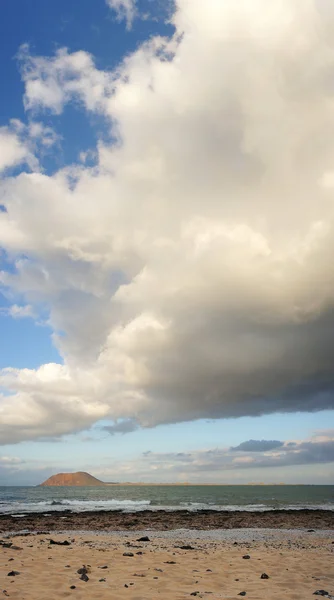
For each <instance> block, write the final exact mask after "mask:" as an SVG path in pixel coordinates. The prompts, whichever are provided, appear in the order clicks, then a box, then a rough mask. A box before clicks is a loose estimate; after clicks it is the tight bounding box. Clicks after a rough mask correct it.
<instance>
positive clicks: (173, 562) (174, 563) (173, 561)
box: [165, 560, 176, 565]
mask: <svg viewBox="0 0 334 600" xmlns="http://www.w3.org/2000/svg"><path fill="white" fill-rule="evenodd" d="M165 564H166V565H176V562H175V560H166V562H165Z"/></svg>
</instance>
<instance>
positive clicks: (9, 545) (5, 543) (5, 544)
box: [0, 541, 13, 548]
mask: <svg viewBox="0 0 334 600" xmlns="http://www.w3.org/2000/svg"><path fill="white" fill-rule="evenodd" d="M12 545H13V542H2V541H0V546H2V547H3V548H11V547H12Z"/></svg>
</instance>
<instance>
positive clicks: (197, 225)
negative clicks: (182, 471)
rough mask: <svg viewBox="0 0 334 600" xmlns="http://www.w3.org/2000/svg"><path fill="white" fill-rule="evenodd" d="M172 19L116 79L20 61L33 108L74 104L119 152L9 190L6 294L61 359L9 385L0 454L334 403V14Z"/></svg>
mask: <svg viewBox="0 0 334 600" xmlns="http://www.w3.org/2000/svg"><path fill="white" fill-rule="evenodd" d="M173 23H174V26H175V36H174V37H173V38H172V39H169V40H167V39H162V38H157V37H156V38H153V39H151V40H150V41H149V42H147V43H145V44H143V45H142V46H141V47H140V48H139V49H138V50H137V51H136V52H135V53H134V54H132V55H131V56H128V57H127V58H126V59H125V60H124V63H123V64H122V65H120V66H119V68H118V69H117V70H116V71H115V72H112V73H111V72H103V71H99V70H98V69H97V68H96V67H95V64H94V60H93V57H91V56H90V55H88V54H87V53H86V52H84V50H82V51H81V52H76V53H73V54H71V53H69V52H68V51H67V50H66V49H62V50H59V51H58V53H57V54H56V55H55V56H53V57H36V56H31V55H30V54H29V49H28V48H27V47H24V48H23V49H22V51H21V53H20V58H21V67H22V77H23V80H24V82H25V98H24V102H25V106H26V108H27V110H28V111H32V112H33V114H35V113H36V112H39V111H41V112H42V113H43V111H45V110H47V111H51V112H53V113H56V114H59V113H61V112H62V110H63V109H64V106H65V104H66V103H68V102H75V103H76V105H78V106H80V107H81V109H83V110H87V111H90V112H96V113H99V114H100V115H102V116H104V117H105V120H106V128H108V130H109V133H110V139H111V140H112V142H110V143H109V144H107V143H106V142H102V141H100V142H99V144H98V147H97V156H98V159H97V164H96V166H94V167H87V166H85V165H79V164H78V165H71V166H68V167H67V168H65V169H63V170H61V171H59V172H57V173H55V174H54V175H52V176H51V175H50V176H48V175H46V174H43V173H40V172H39V173H37V172H30V173H25V172H22V173H21V174H20V175H18V176H15V177H12V178H7V179H3V180H2V183H1V189H2V191H1V201H0V203H1V204H3V205H4V206H5V209H6V211H5V212H1V213H0V232H1V243H2V245H3V247H4V248H5V250H6V252H7V255H8V256H9V257H10V258H11V260H12V261H13V263H14V264H15V272H12V271H11V272H3V273H2V274H1V280H2V284H3V286H4V287H5V288H7V289H10V290H11V294H12V295H13V294H14V295H15V293H17V294H18V295H19V296H20V297H22V295H23V296H24V297H25V301H26V302H27V303H28V304H29V305H31V306H33V307H35V306H38V305H43V307H45V306H46V307H47V308H48V310H49V313H50V317H49V323H50V325H51V326H52V328H53V330H54V334H53V340H54V343H55V344H56V345H57V347H58V349H59V352H60V353H61V355H62V357H63V361H64V364H63V365H42V366H41V368H40V369H38V370H36V371H28V370H15V369H11V368H9V369H7V370H4V371H3V372H2V374H1V377H0V385H2V386H3V387H4V388H5V389H6V390H7V392H6V396H4V397H3V398H2V400H1V403H0V411H1V412H0V414H1V419H0V434H1V440H2V441H7V442H8V441H16V440H21V439H30V438H35V437H39V436H45V435H48V434H49V435H61V434H62V433H68V432H70V431H76V430H79V429H82V428H84V427H87V426H89V425H90V424H91V423H93V422H95V421H96V420H98V419H101V418H103V417H108V418H111V419H114V420H115V421H116V422H118V420H119V419H120V420H122V419H125V421H126V422H128V421H127V420H129V419H131V420H132V421H131V422H136V421H137V422H138V423H140V424H141V425H143V426H154V425H155V424H158V423H163V422H165V423H166V422H176V421H180V420H190V419H196V418H201V417H213V418H215V417H217V418H218V417H233V416H239V415H260V414H264V413H270V412H275V411H315V410H321V409H327V408H333V407H334V400H333V391H332V390H333V383H334V369H333V361H332V356H333V352H334V338H333V335H332V330H333V325H334V313H333V307H334V272H333V260H332V256H333V251H334V236H333V219H334V203H333V186H334V171H333V159H334V142H333V139H334V138H333V133H332V122H333V114H334V102H333V86H332V72H333V68H334V52H333V41H334V14H333V10H332V8H331V5H330V3H328V2H326V1H324V0H322V1H321V2H320V1H316V0H305V2H302V3H301V2H299V1H298V0H273V1H272V2H267V1H265V0H257V1H256V2H254V1H247V0H243V1H242V2H237V3H236V2H234V1H232V0H226V1H225V2H219V1H217V0H207V2H205V3H204V2H194V1H193V0H191V1H190V0H178V1H177V2H176V10H175V14H174V17H173ZM17 160H18V159H17ZM8 391H9V393H11V396H8V395H7V394H8Z"/></svg>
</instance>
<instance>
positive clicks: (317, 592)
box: [313, 590, 329, 596]
mask: <svg viewBox="0 0 334 600" xmlns="http://www.w3.org/2000/svg"><path fill="white" fill-rule="evenodd" d="M313 596H329V592H326V591H325V590H317V591H316V592H313Z"/></svg>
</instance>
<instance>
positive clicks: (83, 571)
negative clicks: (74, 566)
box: [77, 566, 88, 575]
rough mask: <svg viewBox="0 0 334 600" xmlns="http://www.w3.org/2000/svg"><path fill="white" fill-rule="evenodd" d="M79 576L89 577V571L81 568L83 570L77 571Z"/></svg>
mask: <svg viewBox="0 0 334 600" xmlns="http://www.w3.org/2000/svg"><path fill="white" fill-rule="evenodd" d="M77 573H78V575H87V573H88V571H87V568H86V567H85V566H83V567H81V569H78V570H77Z"/></svg>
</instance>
